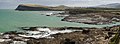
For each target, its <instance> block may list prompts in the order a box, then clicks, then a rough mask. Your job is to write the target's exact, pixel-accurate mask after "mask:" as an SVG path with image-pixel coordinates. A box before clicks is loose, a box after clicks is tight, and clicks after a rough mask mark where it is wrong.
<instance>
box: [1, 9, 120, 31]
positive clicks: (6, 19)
mask: <svg viewBox="0 0 120 44" xmlns="http://www.w3.org/2000/svg"><path fill="white" fill-rule="evenodd" d="M50 12H59V11H15V10H13V9H0V32H6V31H13V30H19V28H18V27H31V26H48V27H64V26H66V27H97V28H101V27H106V26H113V25H120V22H118V23H116V24H108V25H88V24H83V23H73V22H65V21H61V19H62V17H56V16H45V15H42V14H46V13H50Z"/></svg>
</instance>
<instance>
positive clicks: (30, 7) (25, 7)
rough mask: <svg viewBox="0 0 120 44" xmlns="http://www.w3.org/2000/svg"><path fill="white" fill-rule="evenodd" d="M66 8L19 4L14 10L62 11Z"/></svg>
mask: <svg viewBox="0 0 120 44" xmlns="http://www.w3.org/2000/svg"><path fill="white" fill-rule="evenodd" d="M65 8H67V6H62V7H61V6H57V7H51V6H42V5H36V4H20V5H19V6H18V7H17V8H16V9H15V10H19V11H63V10H65Z"/></svg>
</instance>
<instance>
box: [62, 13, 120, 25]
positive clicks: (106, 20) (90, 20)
mask: <svg viewBox="0 0 120 44" xmlns="http://www.w3.org/2000/svg"><path fill="white" fill-rule="evenodd" d="M62 21H68V22H77V23H85V24H96V25H97V24H111V23H115V22H120V15H116V14H113V13H103V12H99V13H86V14H71V15H69V16H67V17H65V18H64V19H62Z"/></svg>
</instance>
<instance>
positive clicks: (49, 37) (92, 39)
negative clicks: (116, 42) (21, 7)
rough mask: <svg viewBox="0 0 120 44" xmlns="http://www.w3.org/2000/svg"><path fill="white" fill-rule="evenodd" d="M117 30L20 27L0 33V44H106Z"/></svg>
mask: <svg viewBox="0 0 120 44" xmlns="http://www.w3.org/2000/svg"><path fill="white" fill-rule="evenodd" d="M118 28H120V26H119V25H118V26H113V27H104V28H81V27H56V28H55V27H21V28H20V29H21V31H10V32H5V33H1V34H0V44H108V43H109V41H110V39H111V37H112V35H114V34H115V32H116V30H115V29H118Z"/></svg>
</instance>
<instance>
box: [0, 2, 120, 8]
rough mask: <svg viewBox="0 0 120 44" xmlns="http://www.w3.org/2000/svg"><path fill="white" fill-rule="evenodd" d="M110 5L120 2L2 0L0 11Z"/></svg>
mask: <svg viewBox="0 0 120 44" xmlns="http://www.w3.org/2000/svg"><path fill="white" fill-rule="evenodd" d="M110 3H120V0H0V9H15V8H16V7H17V6H18V5H19V4H38V5H50V6H57V5H67V6H72V7H89V6H97V5H103V4H110Z"/></svg>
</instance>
